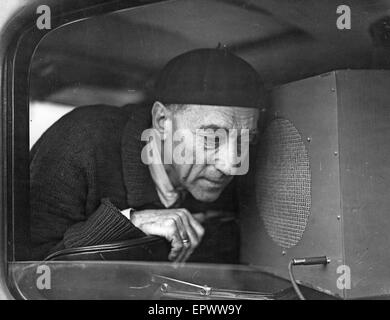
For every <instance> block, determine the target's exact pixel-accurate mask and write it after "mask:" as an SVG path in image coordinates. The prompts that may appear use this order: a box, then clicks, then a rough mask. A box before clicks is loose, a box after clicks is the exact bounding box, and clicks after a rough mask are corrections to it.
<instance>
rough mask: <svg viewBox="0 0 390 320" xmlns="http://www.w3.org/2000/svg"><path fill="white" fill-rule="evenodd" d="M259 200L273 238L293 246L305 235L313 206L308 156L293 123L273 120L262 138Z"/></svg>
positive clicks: (259, 161)
mask: <svg viewBox="0 0 390 320" xmlns="http://www.w3.org/2000/svg"><path fill="white" fill-rule="evenodd" d="M256 202H257V207H258V209H259V211H260V215H261V217H262V219H263V221H264V224H265V228H266V230H267V232H268V234H269V235H270V237H271V238H272V239H273V240H274V241H275V242H276V243H277V244H278V245H280V246H281V247H283V248H291V247H293V246H295V245H296V244H297V243H298V241H299V240H300V239H301V238H302V235H303V232H304V231H305V228H306V224H307V220H308V218H309V215H310V207H311V174H310V165H309V157H308V153H307V150H306V147H305V145H304V143H303V141H302V137H301V135H300V134H299V132H298V130H297V129H296V128H295V127H294V125H293V124H292V123H291V122H290V121H288V120H286V119H282V118H278V119H275V120H273V121H272V122H271V123H270V125H269V126H268V127H267V128H266V130H265V134H264V135H263V137H262V139H261V141H260V147H259V153H258V157H257V163H256Z"/></svg>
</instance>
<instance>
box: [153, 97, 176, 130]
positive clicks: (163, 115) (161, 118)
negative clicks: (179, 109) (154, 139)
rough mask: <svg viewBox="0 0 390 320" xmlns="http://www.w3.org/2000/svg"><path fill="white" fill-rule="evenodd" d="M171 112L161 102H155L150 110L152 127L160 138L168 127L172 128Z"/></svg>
mask: <svg viewBox="0 0 390 320" xmlns="http://www.w3.org/2000/svg"><path fill="white" fill-rule="evenodd" d="M171 118H172V112H171V111H170V110H169V109H168V108H167V107H165V106H164V105H163V104H162V103H161V102H159V101H156V102H155V103H154V104H153V108H152V125H153V129H156V130H157V131H158V132H159V133H160V134H161V135H162V136H164V134H166V130H167V129H168V128H169V125H171V126H172V119H171Z"/></svg>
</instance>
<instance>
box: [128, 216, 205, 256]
mask: <svg viewBox="0 0 390 320" xmlns="http://www.w3.org/2000/svg"><path fill="white" fill-rule="evenodd" d="M195 216H196V215H194V216H193V215H191V213H190V212H189V211H188V210H186V209H162V210H141V211H135V212H134V213H132V215H131V219H130V221H131V222H132V223H133V224H134V225H135V226H136V227H137V228H138V229H140V230H142V231H143V232H144V233H145V234H147V235H156V236H160V237H164V238H165V239H167V240H168V241H169V242H170V243H171V245H172V249H171V252H170V253H169V256H168V259H169V260H172V261H175V262H184V261H186V260H187V259H188V258H189V256H190V255H191V253H192V252H193V251H194V249H195V248H196V247H197V246H198V245H199V243H200V241H201V239H202V237H203V235H204V228H203V227H202V226H201V225H200V223H199V222H198V221H197V220H196V219H195ZM199 217H200V220H201V219H202V214H200V215H199Z"/></svg>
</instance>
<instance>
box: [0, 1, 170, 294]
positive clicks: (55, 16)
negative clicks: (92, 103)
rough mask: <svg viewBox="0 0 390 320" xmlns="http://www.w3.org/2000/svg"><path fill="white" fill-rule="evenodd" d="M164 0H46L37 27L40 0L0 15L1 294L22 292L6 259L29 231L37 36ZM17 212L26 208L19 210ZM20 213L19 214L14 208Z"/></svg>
mask: <svg viewBox="0 0 390 320" xmlns="http://www.w3.org/2000/svg"><path fill="white" fill-rule="evenodd" d="M163 1H167V0H130V1H129V0H127V1H126V0H81V1H80V0H47V1H45V5H47V6H49V8H50V11H51V29H50V30H46V29H43V30H40V29H38V28H37V27H36V20H37V18H38V16H39V15H38V14H37V8H38V6H40V5H42V3H41V2H40V1H39V0H31V1H30V2H29V3H28V4H26V1H22V0H15V1H14V2H13V4H12V6H11V5H9V6H8V7H7V6H5V8H4V9H3V12H2V16H1V17H0V83H1V91H0V92H1V93H0V96H1V102H0V103H1V120H0V121H1V122H0V123H1V124H0V126H1V130H0V148H1V149H0V150H1V159H0V183H1V187H0V188H1V197H0V210H1V212H0V230H1V231H0V232H1V236H0V299H14V298H23V297H22V296H21V295H20V293H18V292H17V291H16V290H13V289H12V288H13V287H14V286H13V284H12V282H11V281H12V279H11V278H9V277H8V263H9V262H15V261H26V259H25V258H26V257H27V256H28V251H29V249H28V248H26V247H25V243H26V238H25V237H24V236H23V235H28V234H29V222H28V223H25V221H24V220H23V219H28V216H29V71H30V62H31V59H32V57H33V54H34V52H35V50H36V48H37V46H38V45H39V43H40V41H41V40H42V39H43V38H44V37H45V36H46V35H47V34H49V33H50V32H51V31H53V30H55V29H58V28H60V27H62V26H64V25H67V24H70V23H75V22H78V21H82V20H86V19H89V18H92V17H96V16H99V15H103V14H107V13H110V12H117V11H120V10H125V9H130V8H136V7H139V6H145V5H150V4H154V3H158V2H163ZM20 212H25V214H24V215H21V214H20ZM16 213H19V214H16Z"/></svg>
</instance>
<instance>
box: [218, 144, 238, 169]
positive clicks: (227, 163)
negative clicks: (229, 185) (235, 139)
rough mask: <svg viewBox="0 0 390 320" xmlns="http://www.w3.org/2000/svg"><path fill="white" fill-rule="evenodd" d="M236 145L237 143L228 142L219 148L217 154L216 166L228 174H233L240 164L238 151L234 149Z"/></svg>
mask: <svg viewBox="0 0 390 320" xmlns="http://www.w3.org/2000/svg"><path fill="white" fill-rule="evenodd" d="M236 147H237V146H235V145H230V144H229V145H228V144H226V145H225V146H223V147H220V148H219V150H218V152H217V155H216V160H215V168H216V169H218V170H219V171H221V172H222V173H223V174H225V175H227V176H230V175H233V174H234V172H235V171H236V168H237V167H238V166H239V163H237V151H235V149H234V148H236Z"/></svg>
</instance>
